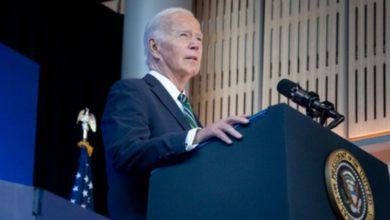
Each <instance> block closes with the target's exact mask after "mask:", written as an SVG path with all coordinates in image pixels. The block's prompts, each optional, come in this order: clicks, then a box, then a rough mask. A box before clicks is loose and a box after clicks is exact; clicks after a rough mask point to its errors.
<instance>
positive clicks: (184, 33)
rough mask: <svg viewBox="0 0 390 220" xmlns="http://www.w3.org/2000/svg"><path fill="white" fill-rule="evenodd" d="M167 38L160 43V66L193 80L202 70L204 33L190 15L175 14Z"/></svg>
mask: <svg viewBox="0 0 390 220" xmlns="http://www.w3.org/2000/svg"><path fill="white" fill-rule="evenodd" d="M165 32H166V34H165V38H164V39H163V40H162V42H160V43H159V47H158V48H159V54H160V60H159V65H164V70H165V71H169V72H171V73H172V74H174V75H177V76H180V77H185V78H187V77H189V78H192V77H193V76H195V75H196V74H198V72H199V70H200V62H201V59H202V38H203V35H202V31H201V29H200V24H199V22H198V21H197V20H196V19H195V18H194V17H193V16H192V15H190V14H187V13H180V12H179V13H175V14H173V15H171V18H170V20H169V21H168V28H167V30H165Z"/></svg>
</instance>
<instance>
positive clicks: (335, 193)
mask: <svg viewBox="0 0 390 220" xmlns="http://www.w3.org/2000/svg"><path fill="white" fill-rule="evenodd" d="M325 178H326V185H327V188H328V194H329V198H330V202H331V204H332V207H333V210H334V211H335V213H336V215H337V216H338V217H340V218H342V219H359V220H360V219H374V214H375V211H374V199H373V197H372V191H371V187H370V184H369V182H368V179H367V176H366V174H365V173H364V170H363V168H362V167H361V165H360V164H359V162H358V161H357V159H356V158H355V157H354V156H353V155H352V154H351V153H350V152H348V151H346V150H344V149H338V150H335V151H333V152H332V153H331V154H330V155H329V157H328V158H327V161H326V167H325Z"/></svg>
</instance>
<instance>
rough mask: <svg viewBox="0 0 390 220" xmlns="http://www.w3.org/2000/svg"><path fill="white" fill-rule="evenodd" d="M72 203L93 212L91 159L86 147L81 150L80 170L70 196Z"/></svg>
mask: <svg viewBox="0 0 390 220" xmlns="http://www.w3.org/2000/svg"><path fill="white" fill-rule="evenodd" d="M70 202H71V203H73V204H77V205H80V206H81V207H83V208H87V209H91V210H93V184H92V172H91V166H90V157H89V155H88V153H87V149H86V148H85V147H82V148H81V155H80V159H79V168H78V170H77V173H76V175H75V181H74V185H73V188H72V193H71V196H70Z"/></svg>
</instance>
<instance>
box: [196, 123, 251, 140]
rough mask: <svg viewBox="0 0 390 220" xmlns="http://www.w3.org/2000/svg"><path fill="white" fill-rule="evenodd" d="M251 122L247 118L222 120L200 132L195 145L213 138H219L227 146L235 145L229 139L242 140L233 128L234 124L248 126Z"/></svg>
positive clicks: (197, 134) (240, 135)
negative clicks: (231, 137)
mask: <svg viewBox="0 0 390 220" xmlns="http://www.w3.org/2000/svg"><path fill="white" fill-rule="evenodd" d="M248 123H249V120H248V119H247V118H246V116H232V117H228V118H225V119H222V120H220V121H218V122H216V123H214V124H212V125H210V126H207V127H205V128H202V129H200V130H198V132H197V133H196V136H195V140H194V144H199V143H200V142H203V141H206V140H208V139H210V138H212V137H217V138H219V139H220V140H222V141H223V142H225V143H227V144H231V143H233V142H232V140H231V139H230V138H229V135H230V136H233V137H234V138H237V139H240V138H242V134H240V133H239V132H238V131H236V129H234V128H233V125H234V124H248Z"/></svg>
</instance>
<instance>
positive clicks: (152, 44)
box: [149, 38, 160, 59]
mask: <svg viewBox="0 0 390 220" xmlns="http://www.w3.org/2000/svg"><path fill="white" fill-rule="evenodd" d="M149 51H150V54H151V55H152V56H153V57H154V58H155V59H160V52H159V50H158V45H157V41H156V39H153V38H151V39H149Z"/></svg>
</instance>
